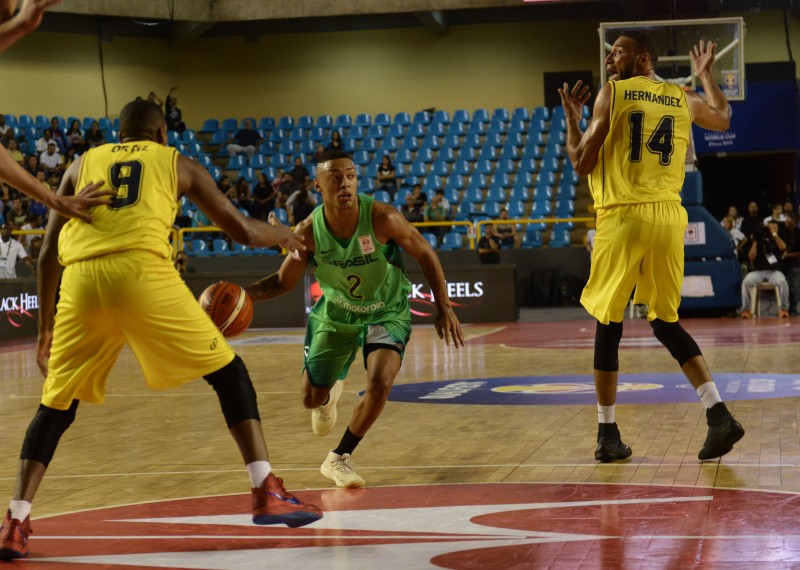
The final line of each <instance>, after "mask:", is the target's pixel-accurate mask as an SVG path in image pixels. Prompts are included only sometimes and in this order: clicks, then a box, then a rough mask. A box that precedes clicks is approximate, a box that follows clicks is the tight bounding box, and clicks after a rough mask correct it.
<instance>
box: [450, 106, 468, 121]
mask: <svg viewBox="0 0 800 570" xmlns="http://www.w3.org/2000/svg"><path fill="white" fill-rule="evenodd" d="M452 122H453V123H462V124H464V123H469V122H470V117H469V111H467V110H466V109H458V110H457V111H455V112H454V113H453V121H452Z"/></svg>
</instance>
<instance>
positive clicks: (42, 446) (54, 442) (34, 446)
mask: <svg viewBox="0 0 800 570" xmlns="http://www.w3.org/2000/svg"><path fill="white" fill-rule="evenodd" d="M78 403H79V402H78V400H73V401H72V405H71V406H70V407H69V408H68V409H66V410H56V409H55V408H49V407H47V406H45V405H44V404H40V405H39V409H38V410H37V411H36V415H35V416H34V417H33V420H32V421H31V423H30V425H29V426H28V431H27V432H26V433H25V441H24V442H23V444H22V453H21V454H20V459H29V460H33V461H38V462H39V463H42V464H43V465H44V466H45V467H47V466H48V465H50V461H51V460H52V459H53V454H54V453H55V452H56V446H58V441H59V440H60V439H61V436H62V435H64V432H65V431H67V428H69V426H70V425H72V422H73V421H74V420H75V413H76V412H77V410H78Z"/></svg>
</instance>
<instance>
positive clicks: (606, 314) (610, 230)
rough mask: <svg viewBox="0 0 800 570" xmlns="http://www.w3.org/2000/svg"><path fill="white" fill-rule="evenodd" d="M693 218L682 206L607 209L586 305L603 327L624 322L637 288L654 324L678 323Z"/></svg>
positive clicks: (585, 293) (600, 214) (666, 204)
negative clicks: (686, 237)
mask: <svg viewBox="0 0 800 570" xmlns="http://www.w3.org/2000/svg"><path fill="white" fill-rule="evenodd" d="M687 223H688V217H687V215H686V210H685V209H684V208H683V206H681V204H680V202H677V201H673V202H652V203H648V204H630V205H623V206H614V207H611V208H603V209H601V210H598V213H597V233H596V234H595V238H594V239H595V241H594V250H593V252H592V270H591V272H590V274H589V282H588V283H587V284H586V288H585V289H584V290H583V294H582V295H581V304H582V305H583V306H584V307H585V308H586V310H587V311H589V313H591V314H592V316H593V317H595V318H596V319H597V320H598V321H600V322H601V323H603V324H606V325H607V324H608V323H609V322H622V320H623V319H624V318H625V308H626V307H627V305H628V301H629V300H630V298H631V291H633V289H634V287H635V288H636V294H635V295H634V299H635V302H636V303H641V304H644V305H647V306H648V310H647V318H648V319H649V320H651V321H652V320H653V319H661V320H662V321H666V322H668V323H673V322H675V321H677V320H678V306H679V305H680V303H681V285H682V284H683V238H684V233H685V232H686V225H687Z"/></svg>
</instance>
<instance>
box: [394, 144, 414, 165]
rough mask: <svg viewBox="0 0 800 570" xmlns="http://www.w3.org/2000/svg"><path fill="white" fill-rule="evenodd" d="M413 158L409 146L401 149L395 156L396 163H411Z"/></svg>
mask: <svg viewBox="0 0 800 570" xmlns="http://www.w3.org/2000/svg"><path fill="white" fill-rule="evenodd" d="M413 160H414V159H413V158H412V155H411V150H409V149H407V148H401V149H399V150H398V151H397V154H396V155H395V157H394V162H395V164H411V163H412V162H413Z"/></svg>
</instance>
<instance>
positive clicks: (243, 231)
mask: <svg viewBox="0 0 800 570" xmlns="http://www.w3.org/2000/svg"><path fill="white" fill-rule="evenodd" d="M178 191H179V192H180V193H181V194H186V195H187V196H188V197H189V198H190V199H191V200H192V201H193V202H194V203H195V204H197V205H198V206H199V207H200V209H201V210H203V212H204V213H205V214H206V215H207V216H208V218H209V219H210V220H211V221H212V222H214V225H215V226H217V227H218V228H221V229H222V230H223V231H224V232H225V233H226V234H228V236H230V238H231V239H232V240H234V241H236V242H238V243H242V244H244V245H246V246H250V247H272V246H275V245H279V246H281V247H282V248H284V249H286V250H288V251H289V252H290V253H294V252H296V251H302V250H303V249H305V247H304V246H303V238H302V237H300V236H297V235H294V234H293V233H292V230H291V229H290V228H289V227H287V226H284V225H283V224H267V223H265V222H263V221H261V220H256V219H253V218H248V217H246V216H245V215H244V214H242V213H241V212H240V211H239V209H238V208H237V207H236V206H234V205H233V203H232V202H231V201H230V200H228V198H227V197H226V196H225V195H224V194H223V193H222V192H220V191H219V189H218V188H217V185H216V184H215V183H214V180H213V179H212V178H211V175H210V174H209V173H208V171H207V170H206V169H205V168H203V167H202V166H201V165H200V164H199V163H197V162H195V161H194V160H191V159H189V158H186V157H185V156H183V155H180V156H178Z"/></svg>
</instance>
